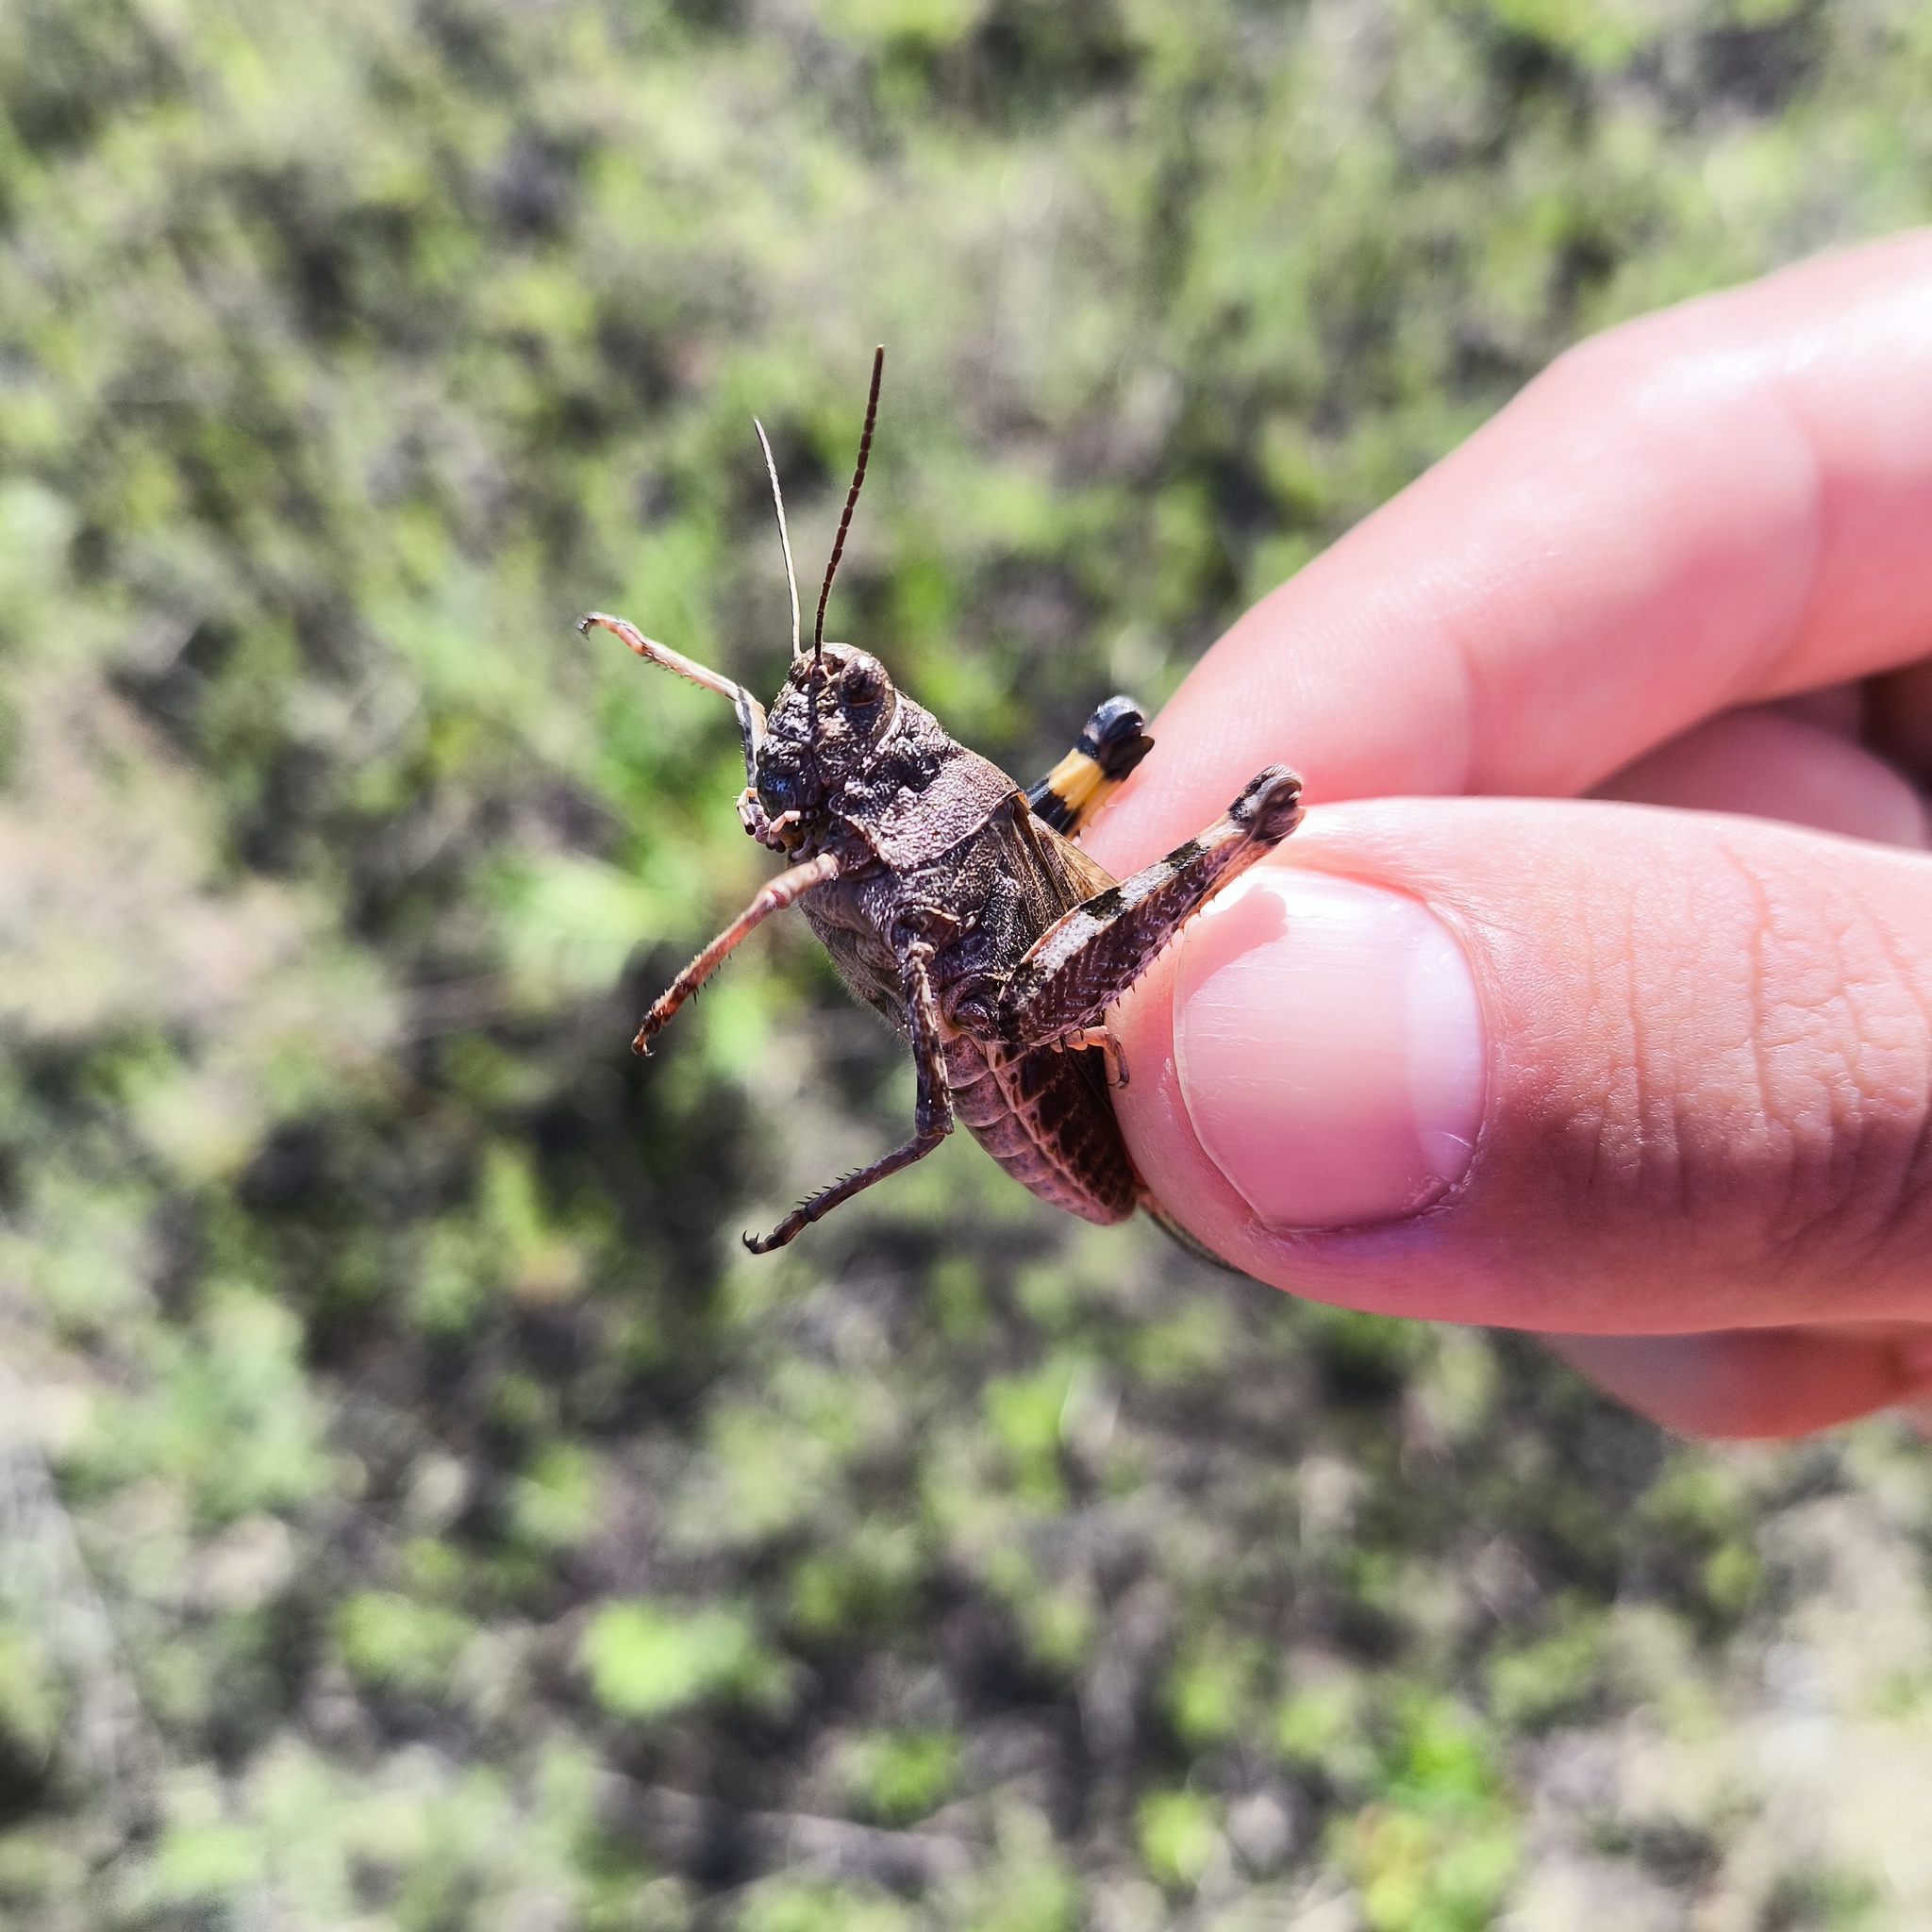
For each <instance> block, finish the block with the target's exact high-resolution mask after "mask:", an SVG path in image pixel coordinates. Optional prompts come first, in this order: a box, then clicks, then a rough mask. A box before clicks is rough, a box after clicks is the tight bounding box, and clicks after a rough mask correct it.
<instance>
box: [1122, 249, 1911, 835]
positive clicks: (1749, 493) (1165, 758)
mask: <svg viewBox="0 0 1932 1932" xmlns="http://www.w3.org/2000/svg"><path fill="white" fill-rule="evenodd" d="M1928 526H1932V231H1920V232H1917V233H1914V234H1912V235H1908V236H1905V237H1901V238H1898V239H1897V240H1894V241H1891V242H1885V243H1882V244H1879V245H1878V246H1875V247H1871V248H1865V249H1861V250H1857V251H1854V252H1851V253H1848V254H1843V255H1838V256H1832V257H1828V258H1823V259H1821V260H1817V261H1813V262H1810V263H1807V264H1806V265H1804V266H1802V267H1799V268H1796V269H1791V270H1788V271H1786V272H1785V273H1783V274H1781V275H1773V276H1771V277H1770V278H1768V279H1767V280H1764V281H1761V282H1757V283H1754V284H1752V285H1750V286H1748V287H1746V288H1743V289H1740V290H1736V291H1731V292H1729V293H1726V294H1723V295H1716V296H1711V297H1708V298H1706V299H1705V300H1702V301H1698V302H1692V303H1689V304H1686V305H1684V306H1683V307H1681V308H1674V309H1669V310H1666V311H1664V312H1663V313H1661V314H1659V315H1656V316H1652V317H1649V318H1647V319H1645V320H1644V321H1641V322H1639V323H1635V324H1632V325H1627V326H1625V327H1624V328H1620V329H1616V330H1613V331H1611V332H1610V333H1609V334H1607V335H1606V336H1602V337H1599V338H1597V339H1596V340H1595V341H1591V342H1588V343H1586V344H1585V345H1583V347H1581V348H1580V349H1577V350H1574V351H1573V352H1572V353H1571V354H1569V355H1567V356H1565V357H1563V358H1560V359H1559V360H1558V361H1557V363H1555V364H1554V365H1553V366H1552V367H1551V368H1550V369H1549V370H1547V371H1546V372H1545V373H1544V374H1543V375H1541V377H1539V378H1538V379H1537V380H1536V381H1535V382H1533V383H1532V384H1531V385H1530V386H1529V387H1528V389H1526V390H1525V391H1524V392H1523V394H1522V395H1521V396H1519V397H1518V398H1517V399H1516V401H1515V402H1513V403H1512V404H1511V405H1510V406H1509V407H1508V408H1507V409H1505V410H1504V411H1503V412H1502V413H1501V414H1500V415H1499V416H1498V417H1496V418H1495V419H1494V420H1493V421H1492V422H1491V423H1490V424H1489V425H1486V426H1485V427H1484V428H1483V429H1481V430H1480V431H1478V432H1477V433H1476V434H1475V435H1474V436H1473V437H1472V438H1471V439H1470V440H1469V441H1467V442H1466V443H1464V444H1463V445H1462V447H1461V448H1459V449H1457V451H1455V452H1454V453H1453V454H1452V455H1451V456H1450V457H1448V458H1445V459H1444V460H1443V461H1442V462H1441V463H1439V464H1438V465H1437V466H1436V467H1435V469H1433V470H1432V471H1430V472H1429V473H1428V474H1427V475H1425V476H1424V477H1423V478H1422V479H1421V480H1420V481H1419V482H1417V483H1415V484H1414V485H1412V486H1411V487H1410V488H1409V489H1408V490H1407V491H1404V492H1403V493H1402V495H1400V496H1399V497H1397V498H1396V499H1395V500H1394V501H1393V502H1391V503H1390V504H1389V505H1387V506H1386V507H1385V508H1383V509H1381V510H1380V511H1378V512H1377V513H1376V514H1375V515H1374V516H1372V517H1370V518H1368V519H1367V520H1366V521H1365V522H1364V523H1362V524H1360V525H1357V527H1356V529H1354V530H1353V531H1351V532H1350V533H1349V534H1348V535H1347V536H1346V537H1344V538H1343V539H1341V541H1339V542H1338V543H1336V544H1335V545H1334V546H1333V547H1332V548H1330V549H1329V550H1328V551H1327V552H1325V553H1324V555H1323V556H1322V557H1320V558H1316V559H1315V561H1314V562H1313V563H1311V564H1309V565H1308V567H1307V569H1306V570H1304V571H1302V572H1301V574H1300V575H1298V576H1296V577H1295V578H1294V579H1292V580H1291V582H1290V583H1288V584H1285V585H1283V586H1282V587H1281V589H1280V590H1278V591H1275V592H1274V594H1273V595H1272V596H1270V597H1268V598H1267V599H1265V600H1264V601H1263V602H1262V603H1261V604H1259V605H1258V606H1257V607H1256V608H1255V609H1253V610H1251V611H1250V612H1249V613H1248V614H1247V616H1246V617H1244V618H1243V619H1242V620H1241V622H1240V623H1239V624H1237V625H1235V626H1234V628H1233V629H1232V630H1231V631H1230V632H1229V633H1228V634H1227V635H1226V636H1225V637H1224V639H1223V640H1222V641H1221V642H1220V643H1218V644H1217V645H1216V646H1215V647H1214V649H1213V650H1212V651H1210V652H1209V653H1208V656H1207V657H1206V658H1204V659H1203V660H1202V662H1201V663H1200V664H1199V665H1198V666H1197V667H1196V668H1195V670H1194V671H1193V672H1192V673H1191V675H1190V676H1189V677H1188V679H1187V680H1186V682H1185V683H1184V684H1183V686H1182V687H1181V690H1180V691H1179V692H1178V693H1177V694H1176V696H1175V697H1174V701H1173V702H1172V703H1171V704H1170V705H1169V706H1168V707H1167V708H1166V709H1165V710H1164V711H1163V712H1162V714H1161V716H1160V719H1159V722H1158V726H1157V727H1156V730H1155V734H1154V736H1155V739H1156V746H1157V748H1156V750H1155V752H1154V754H1153V756H1152V757H1151V758H1149V759H1148V760H1147V762H1146V763H1145V764H1144V765H1143V766H1142V767H1141V772H1140V773H1139V774H1137V775H1136V776H1135V778H1134V779H1132V780H1130V781H1129V783H1128V784H1127V785H1126V786H1125V787H1124V788H1123V791H1122V792H1121V794H1120V797H1119V799H1118V800H1117V801H1116V802H1115V804H1114V805H1113V806H1112V807H1111V808H1110V809H1109V810H1108V813H1107V814H1106V815H1105V816H1104V817H1103V818H1102V819H1101V821H1100V822H1099V823H1098V824H1096V826H1095V827H1094V829H1093V831H1092V832H1091V834H1090V836H1089V841H1088V842H1089V844H1090V845H1091V848H1092V850H1093V851H1094V853H1095V855H1096V856H1097V857H1098V858H1100V860H1101V862H1102V863H1103V864H1106V865H1108V866H1109V867H1110V868H1111V869H1112V870H1113V871H1115V872H1116V873H1120V872H1123V871H1125V870H1131V869H1132V867H1133V866H1134V865H1136V864H1139V863H1141V862H1144V861H1145V860H1146V859H1147V858H1151V857H1153V856H1155V855H1157V854H1158V853H1159V852H1161V851H1164V850H1166V849H1167V848H1168V847H1169V846H1171V845H1173V844H1174V843H1175V842H1176V841H1178V840H1179V839H1181V838H1184V837H1186V836H1187V835H1188V834H1189V833H1191V832H1193V831H1195V830H1198V829H1199V827H1200V826H1202V825H1203V824H1208V821H1209V820H1211V819H1212V818H1213V817H1214V815H1215V813H1216V812H1218V811H1219V810H1220V809H1221V808H1222V807H1223V806H1224V804H1225V803H1226V801H1227V799H1228V797H1229V796H1231V795H1232V791H1233V790H1234V789H1235V788H1236V787H1237V786H1238V785H1239V784H1240V783H1241V779H1242V778H1244V777H1246V776H1248V775H1249V774H1252V773H1254V772H1256V771H1258V770H1259V769H1260V768H1261V767H1262V766H1263V765H1265V764H1268V763H1271V762H1274V761H1277V760H1285V761H1286V762H1287V763H1289V764H1290V765H1291V766H1293V767H1294V768H1295V769H1296V770H1297V771H1299V772H1300V773H1301V774H1303V776H1304V778H1305V779H1306V780H1307V791H1308V796H1309V797H1310V798H1311V799H1317V800H1320V799H1333V798H1343V797H1362V796H1368V795H1373V794H1376V793H1387V792H1411V793H1413V792H1457V791H1487V792H1531V793H1545V794H1552V795H1565V794H1569V793H1572V792H1575V791H1582V790H1584V789H1586V788H1587V787H1589V786H1591V785H1592V784H1594V783H1596V782H1597V781H1598V780H1600V779H1602V778H1603V777H1605V776H1606V775H1607V774H1609V773H1610V772H1613V771H1615V770H1617V769H1618V768H1619V767H1621V766H1623V765H1624V764H1627V763H1628V762H1629V761H1630V760H1631V759H1633V758H1637V757H1640V756H1641V755H1642V754H1643V753H1644V752H1646V751H1648V750H1650V749H1652V748H1654V747H1655V746H1657V745H1658V744H1660V743H1662V742H1663V741H1666V740H1668V739H1670V738H1673V737H1675V736H1676V735H1677V734H1679V733H1680V732H1682V731H1684V730H1685V729H1687V728H1688V727H1689V726H1691V724H1695V723H1697V722H1698V721H1699V720H1700V719H1702V718H1703V717H1705V716H1707V715H1708V714H1710V713H1712V712H1714V711H1717V710H1722V709H1728V708H1732V707H1735V706H1737V705H1739V704H1741V703H1745V702H1748V701H1751V700H1753V699H1757V698H1763V697H1773V696H1778V695H1781V694H1784V693H1787V692H1792V691H1802V690H1804V689H1807V687H1810V686H1814V685H1820V684H1829V683H1833V682H1837V681H1839V680H1842V679H1847V678H1853V677H1857V676H1861V675H1866V674H1868V673H1871V672H1874V671H1877V670H1880V669H1883V668H1886V667H1888V666H1891V665H1897V664H1903V663H1905V662H1907V661H1908V660H1909V659H1911V658H1915V657H1917V656H1918V655H1920V654H1921V653H1922V652H1923V651H1924V648H1925V646H1926V644H1927V641H1928V640H1932V544H1928V543H1927V542H1926V541H1924V532H1925V530H1926V528H1927V527H1928Z"/></svg>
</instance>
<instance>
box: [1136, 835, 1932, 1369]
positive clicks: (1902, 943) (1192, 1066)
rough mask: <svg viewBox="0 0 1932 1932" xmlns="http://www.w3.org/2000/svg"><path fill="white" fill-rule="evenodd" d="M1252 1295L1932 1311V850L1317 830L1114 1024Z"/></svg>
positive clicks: (1574, 1319)
mask: <svg viewBox="0 0 1932 1932" xmlns="http://www.w3.org/2000/svg"><path fill="white" fill-rule="evenodd" d="M1114 1024H1115V1025H1116V1028H1117V1030H1118V1031H1119V1033H1120V1036H1121V1039H1122V1043H1123V1045H1124V1049H1125V1054H1126V1062H1127V1066H1128V1068H1129V1070H1130V1071H1131V1073H1132V1075H1133V1084H1132V1085H1131V1086H1130V1087H1129V1088H1127V1089H1126V1090H1125V1091H1124V1092H1123V1093H1121V1094H1120V1095H1119V1096H1118V1099H1119V1108H1120V1113H1121V1117H1122V1123H1123V1125H1124V1130H1125V1132H1126V1136H1127V1141H1128V1144H1129V1146H1130V1148H1131V1149H1132V1151H1133V1155H1134V1158H1135V1161H1136V1163H1137V1165H1138V1166H1139V1167H1140V1170H1141V1174H1142V1175H1143V1176H1144V1178H1145V1179H1146V1181H1147V1182H1148V1184H1149V1186H1150V1187H1151V1188H1152V1190H1153V1191H1154V1192H1155V1194H1156V1195H1157V1196H1158V1199H1159V1200H1160V1202H1161V1203H1162V1205H1163V1206H1164V1207H1165V1208H1168V1210H1169V1211H1170V1212H1172V1213H1173V1214H1174V1215H1176V1216H1177V1217H1178V1218H1179V1219H1180V1220H1181V1221H1182V1222H1184V1223H1185V1224H1187V1225H1188V1226H1189V1227H1190V1228H1191V1229H1192V1230H1193V1231H1194V1233H1196V1234H1197V1235H1198V1236H1199V1237H1200V1238H1201V1239H1202V1240H1203V1241H1206V1242H1207V1243H1208V1245H1209V1246H1211V1247H1212V1248H1214V1249H1215V1250H1216V1251H1217V1252H1219V1253H1221V1254H1223V1255H1224V1256H1226V1257H1228V1258H1229V1259H1230V1260H1231V1261H1233V1262H1234V1263H1236V1264H1237V1265H1238V1266H1239V1267H1241V1268H1242V1269H1243V1270H1245V1271H1246V1272H1248V1273H1249V1274H1255V1275H1257V1276H1258V1277H1259V1278H1260V1279H1262V1280H1265V1281H1270V1282H1274V1283H1275V1284H1276V1285H1278V1286H1280V1287H1283V1288H1291V1289H1293V1290H1294V1291H1296V1292H1298V1293H1303V1294H1309V1295H1314V1296H1317V1297H1319V1298H1321V1299H1324V1300H1327V1301H1334V1302H1341V1303H1346V1304H1349V1305H1351V1306H1354V1307H1362V1308H1372V1309H1377V1310H1381V1311H1384V1312H1388V1313H1394V1314H1406V1315H1426V1316H1434V1317H1442V1318H1447V1319H1452V1320H1457V1321H1468V1322H1481V1323H1491V1324H1501V1325H1505V1326H1512V1327H1524V1328H1535V1329H1542V1330H1557V1331H1560V1332H1562V1333H1565V1334H1568V1335H1572V1336H1589V1335H1617V1334H1626V1335H1627V1334H1642V1335H1662V1334H1670V1333H1685V1332H1691V1331H1707V1330H1713V1329H1719V1328H1726V1327H1771V1326H1776V1325H1783V1324H1805V1323H1815V1322H1819V1321H1824V1320H1828V1321H1831V1322H1835V1323H1862V1322H1868V1321H1897V1320H1909V1319H1911V1318H1913V1317H1915V1316H1919V1317H1923V1315H1924V1312H1925V1310H1926V1308H1927V1307H1928V1306H1932V858H1927V857H1926V856H1924V855H1923V854H1917V853H1909V852H1902V851H1898V850H1894V849H1891V848H1888V847H1884V846H1880V845H1873V844H1866V843H1863V842H1861V841H1854V840H1847V839H1839V838H1833V837H1829V836H1826V835H1824V834H1819V833H1814V832H1808V831H1803V830H1799V829H1796V828H1793V827H1790V826H1784V825H1777V824H1768V823H1764V822H1760V821H1757V820H1752V819H1744V818H1733V817H1726V816H1721V815H1717V814H1705V813H1694V812H1677V811H1664V810H1657V809H1655V808H1648V807H1642V806H1628V805H1617V804H1608V803H1569V802H1556V801H1544V800H1523V799H1508V800H1489V799H1395V800H1382V801H1376V802H1374V803H1362V804H1348V805H1340V806H1333V807H1328V808H1318V809H1316V810H1314V811H1311V812H1310V814H1309V818H1308V822H1307V825H1306V826H1305V827H1304V829H1303V831H1302V832H1301V833H1300V834H1298V835H1297V836H1296V838H1295V839H1294V841H1292V842H1291V845H1289V846H1287V847H1284V848H1283V849H1282V851H1281V852H1280V853H1278V854H1277V855H1275V856H1274V858H1273V859H1272V860H1271V861H1270V862H1268V863H1266V864H1264V865H1261V866H1257V868H1256V869H1255V870H1254V871H1253V872H1251V873H1249V874H1247V875H1246V876H1245V877H1244V878H1243V879H1241V881H1240V882H1238V883H1237V884H1236V885H1235V886H1234V887H1232V888H1230V889H1229V891H1226V892H1224V893H1223V894H1221V895H1220V896H1219V897H1218V898H1217V899H1215V900H1214V901H1212V902H1211V903H1210V905H1209V906H1208V908H1206V909H1205V910H1204V911H1203V912H1202V913H1201V914H1200V915H1198V916H1197V917H1196V918H1195V919H1194V920H1193V921H1191V923H1190V924H1189V925H1188V926H1187V927H1186V928H1185V929H1184V932H1183V934H1182V937H1181V939H1180V941H1179V942H1178V943H1177V944H1176V945H1175V946H1174V947H1172V948H1171V949H1170V950H1169V952H1168V953H1167V954H1166V955H1165V956H1164V958H1163V959H1162V960H1161V961H1160V962H1159V964H1158V967H1157V969H1156V971H1155V972H1153V973H1150V974H1148V975H1147V976H1146V978H1145V979H1144V980H1143V981H1142V982H1141V984H1140V985H1139V986H1137V987H1136V988H1135V990H1134V991H1133V993H1132V995H1131V996H1130V997H1129V998H1128V999H1127V1000H1126V1001H1125V1002H1124V1003H1123V1005H1122V1007H1121V1008H1120V1009H1119V1010H1118V1012H1117V1013H1116V1014H1115V1016H1114Z"/></svg>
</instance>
